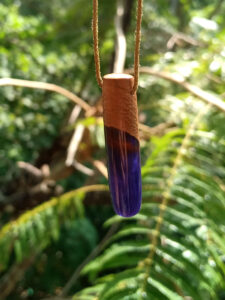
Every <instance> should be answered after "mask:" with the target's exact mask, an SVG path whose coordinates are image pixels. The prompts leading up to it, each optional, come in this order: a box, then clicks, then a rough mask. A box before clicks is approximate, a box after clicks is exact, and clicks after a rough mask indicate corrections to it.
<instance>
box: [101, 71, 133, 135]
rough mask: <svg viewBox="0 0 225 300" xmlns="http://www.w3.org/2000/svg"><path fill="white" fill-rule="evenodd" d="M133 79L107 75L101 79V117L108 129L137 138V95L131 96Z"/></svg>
mask: <svg viewBox="0 0 225 300" xmlns="http://www.w3.org/2000/svg"><path fill="white" fill-rule="evenodd" d="M133 85H134V78H133V76H131V75H129V74H108V75H105V76H104V77H103V89H102V95H103V117H104V124H105V126H108V127H114V128H116V129H119V130H122V131H125V132H127V133H129V134H130V135H132V136H134V137H135V138H136V139H137V140H139V137H138V109H137V95H136V93H135V94H134V95H132V89H133Z"/></svg>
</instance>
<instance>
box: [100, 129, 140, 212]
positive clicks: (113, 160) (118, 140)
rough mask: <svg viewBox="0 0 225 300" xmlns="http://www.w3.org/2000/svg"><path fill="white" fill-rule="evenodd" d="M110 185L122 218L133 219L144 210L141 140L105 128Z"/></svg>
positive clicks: (116, 130) (115, 206)
mask: <svg viewBox="0 0 225 300" xmlns="http://www.w3.org/2000/svg"><path fill="white" fill-rule="evenodd" d="M105 140H106V148H107V153H108V171H109V186H110V192H111V195H112V200H113V206H114V209H115V211H116V213H117V214H118V215H121V216H123V217H131V216H134V215H135V214H137V213H138V212H139V210H140V207H141V198H142V191H141V189H142V187H141V161H140V147H139V141H138V140H137V139H136V138H135V137H133V136H131V135H130V134H128V133H126V132H124V131H121V130H118V129H115V128H112V127H107V126H105Z"/></svg>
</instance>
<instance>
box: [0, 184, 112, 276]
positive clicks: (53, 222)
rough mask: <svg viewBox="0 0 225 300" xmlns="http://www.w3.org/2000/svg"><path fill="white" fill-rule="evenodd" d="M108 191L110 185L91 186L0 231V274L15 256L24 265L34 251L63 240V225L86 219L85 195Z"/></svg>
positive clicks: (50, 202) (36, 208) (65, 196)
mask: <svg viewBox="0 0 225 300" xmlns="http://www.w3.org/2000/svg"><path fill="white" fill-rule="evenodd" d="M96 189H98V190H107V186H93V187H92V186H89V187H88V188H81V189H78V190H75V191H72V192H69V193H67V194H64V195H62V196H60V197H59V198H54V199H52V200H50V201H48V202H47V203H44V204H41V205H40V206H37V207H35V208H34V209H33V210H30V211H28V212H26V213H25V214H23V215H21V216H20V217H19V218H18V219H17V220H16V221H12V222H10V223H8V224H7V225H5V226H4V227H3V228H2V229H1V231H0V254H1V255H0V271H3V270H4V269H6V267H7V266H8V263H9V259H10V258H11V256H12V254H14V257H15V259H16V261H17V262H21V261H22V260H23V259H24V258H26V257H27V256H30V255H31V254H32V253H33V251H34V250H35V251H37V252H39V251H42V250H43V249H44V248H46V246H47V245H48V244H49V243H50V242H51V240H52V239H53V240H56V239H58V237H59V230H60V225H62V224H65V223H67V222H69V221H70V220H74V218H80V217H82V216H83V206H82V200H83V198H84V196H85V192H87V191H89V190H90V191H92V190H96Z"/></svg>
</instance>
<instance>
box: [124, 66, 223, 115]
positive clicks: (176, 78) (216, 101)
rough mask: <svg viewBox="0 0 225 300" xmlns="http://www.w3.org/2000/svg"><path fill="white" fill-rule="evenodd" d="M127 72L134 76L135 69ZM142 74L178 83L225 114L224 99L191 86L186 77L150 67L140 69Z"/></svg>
mask: <svg viewBox="0 0 225 300" xmlns="http://www.w3.org/2000/svg"><path fill="white" fill-rule="evenodd" d="M126 72H127V73H129V74H132V73H133V69H128V70H126ZM140 73H143V74H148V75H153V76H156V77H159V78H162V79H165V80H168V81H171V82H173V83H176V84H178V85H180V86H181V87H183V88H184V89H185V90H187V91H188V92H190V93H191V94H192V95H194V96H195V97H197V98H199V99H201V100H203V101H205V102H206V103H208V104H211V105H213V106H215V107H216V108H218V109H219V110H221V111H223V112H225V102H223V100H222V99H220V98H219V97H218V96H214V95H212V94H210V93H208V92H205V91H203V90H202V89H200V88H199V87H197V86H195V85H193V84H190V83H188V82H186V81H185V79H184V77H183V76H182V75H180V74H171V73H168V72H159V71H156V70H154V69H152V68H150V67H141V68H140Z"/></svg>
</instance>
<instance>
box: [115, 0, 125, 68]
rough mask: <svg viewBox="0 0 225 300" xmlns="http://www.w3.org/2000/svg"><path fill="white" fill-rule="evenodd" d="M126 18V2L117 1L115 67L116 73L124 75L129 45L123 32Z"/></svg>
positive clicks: (122, 0) (123, 0)
mask: <svg viewBox="0 0 225 300" xmlns="http://www.w3.org/2000/svg"><path fill="white" fill-rule="evenodd" d="M124 16H125V0H117V10H116V17H115V27H116V48H115V61H114V66H113V72H114V73H122V72H123V70H124V65H125V60H126V52H127V43H126V37H125V33H124V30H123V19H124Z"/></svg>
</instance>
